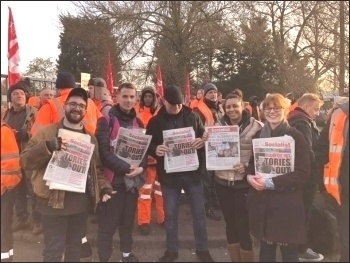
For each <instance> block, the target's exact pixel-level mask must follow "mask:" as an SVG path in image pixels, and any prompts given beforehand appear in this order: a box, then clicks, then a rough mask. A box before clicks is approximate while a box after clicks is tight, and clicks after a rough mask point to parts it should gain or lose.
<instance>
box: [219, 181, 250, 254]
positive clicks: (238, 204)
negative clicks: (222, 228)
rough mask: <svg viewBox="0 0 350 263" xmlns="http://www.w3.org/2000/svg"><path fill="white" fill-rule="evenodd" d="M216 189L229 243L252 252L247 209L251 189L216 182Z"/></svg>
mask: <svg viewBox="0 0 350 263" xmlns="http://www.w3.org/2000/svg"><path fill="white" fill-rule="evenodd" d="M215 188H216V194H217V197H218V199H219V203H220V207H221V211H222V214H223V215H224V219H225V223H226V238H227V243H228V244H236V243H239V244H240V246H241V248H242V249H244V250H248V251H250V250H252V241H251V238H250V234H249V218H248V211H247V209H246V202H247V193H248V189H249V188H232V187H228V186H224V185H222V184H219V183H217V182H215Z"/></svg>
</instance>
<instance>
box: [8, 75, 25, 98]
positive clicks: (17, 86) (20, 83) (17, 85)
mask: <svg viewBox="0 0 350 263" xmlns="http://www.w3.org/2000/svg"><path fill="white" fill-rule="evenodd" d="M16 89H21V90H23V92H24V94H25V95H26V100H27V99H28V98H29V86H28V84H27V83H26V82H25V81H23V80H20V81H18V82H17V83H15V84H13V85H11V86H10V88H9V89H8V91H7V101H9V102H11V93H12V92H13V91H14V90H16Z"/></svg>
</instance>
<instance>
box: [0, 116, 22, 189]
mask: <svg viewBox="0 0 350 263" xmlns="http://www.w3.org/2000/svg"><path fill="white" fill-rule="evenodd" d="M21 178H22V173H21V167H20V165H19V149H18V145H17V142H16V137H15V134H14V133H13V131H12V129H11V127H10V126H8V125H7V124H6V123H5V122H1V195H3V193H5V191H6V189H13V188H14V187H15V186H16V185H18V184H19V182H20V181H21Z"/></svg>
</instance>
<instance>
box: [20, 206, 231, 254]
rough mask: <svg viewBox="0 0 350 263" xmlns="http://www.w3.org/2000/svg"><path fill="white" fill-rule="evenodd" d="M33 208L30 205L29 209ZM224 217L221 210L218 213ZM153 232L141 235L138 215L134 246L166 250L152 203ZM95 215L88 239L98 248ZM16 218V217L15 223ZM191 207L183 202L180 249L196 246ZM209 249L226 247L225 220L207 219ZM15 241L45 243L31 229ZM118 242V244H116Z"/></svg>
mask: <svg viewBox="0 0 350 263" xmlns="http://www.w3.org/2000/svg"><path fill="white" fill-rule="evenodd" d="M30 207H31V206H30V205H28V208H30ZM216 212H217V213H219V214H220V215H221V216H222V213H221V211H220V210H218V211H216ZM151 216H152V219H151V231H150V234H149V235H147V236H144V235H141V233H140V232H139V230H138V227H137V215H136V218H135V227H134V232H133V240H134V242H133V245H134V246H136V247H145V246H147V247H164V248H165V239H166V236H165V228H164V226H161V225H158V224H157V223H156V215H155V204H154V203H152V215H151ZM93 217H94V215H92V214H91V215H89V218H88V224H87V235H86V236H87V239H88V241H89V242H90V244H91V245H92V246H96V239H97V224H94V223H92V222H91V219H92V218H93ZM15 220H16V217H15V216H14V221H15ZM192 222H193V221H192V216H191V211H190V207H189V205H188V204H187V203H186V202H185V201H183V202H182V203H181V205H180V210H179V246H180V248H188V247H193V246H194V245H195V241H194V234H193V223H192ZM207 232H208V247H223V246H226V235H225V223H224V219H223V217H222V219H221V220H220V221H214V220H212V219H208V218H207ZM13 236H14V241H24V242H36V243H38V242H40V243H42V242H43V234H39V235H34V234H33V233H32V231H31V228H27V229H23V230H19V231H17V232H15V233H13ZM113 241H114V242H113V243H114V244H119V234H118V231H117V232H116V234H115V235H114V236H113ZM116 242H117V243H116Z"/></svg>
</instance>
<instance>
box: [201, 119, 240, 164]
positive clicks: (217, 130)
mask: <svg viewBox="0 0 350 263" xmlns="http://www.w3.org/2000/svg"><path fill="white" fill-rule="evenodd" d="M205 131H206V132H208V135H209V137H208V140H207V141H206V142H205V157H206V167H207V170H209V171H210V170H214V171H218V170H233V165H234V164H236V163H239V162H240V144H239V127H238V126H237V125H235V126H211V127H205Z"/></svg>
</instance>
